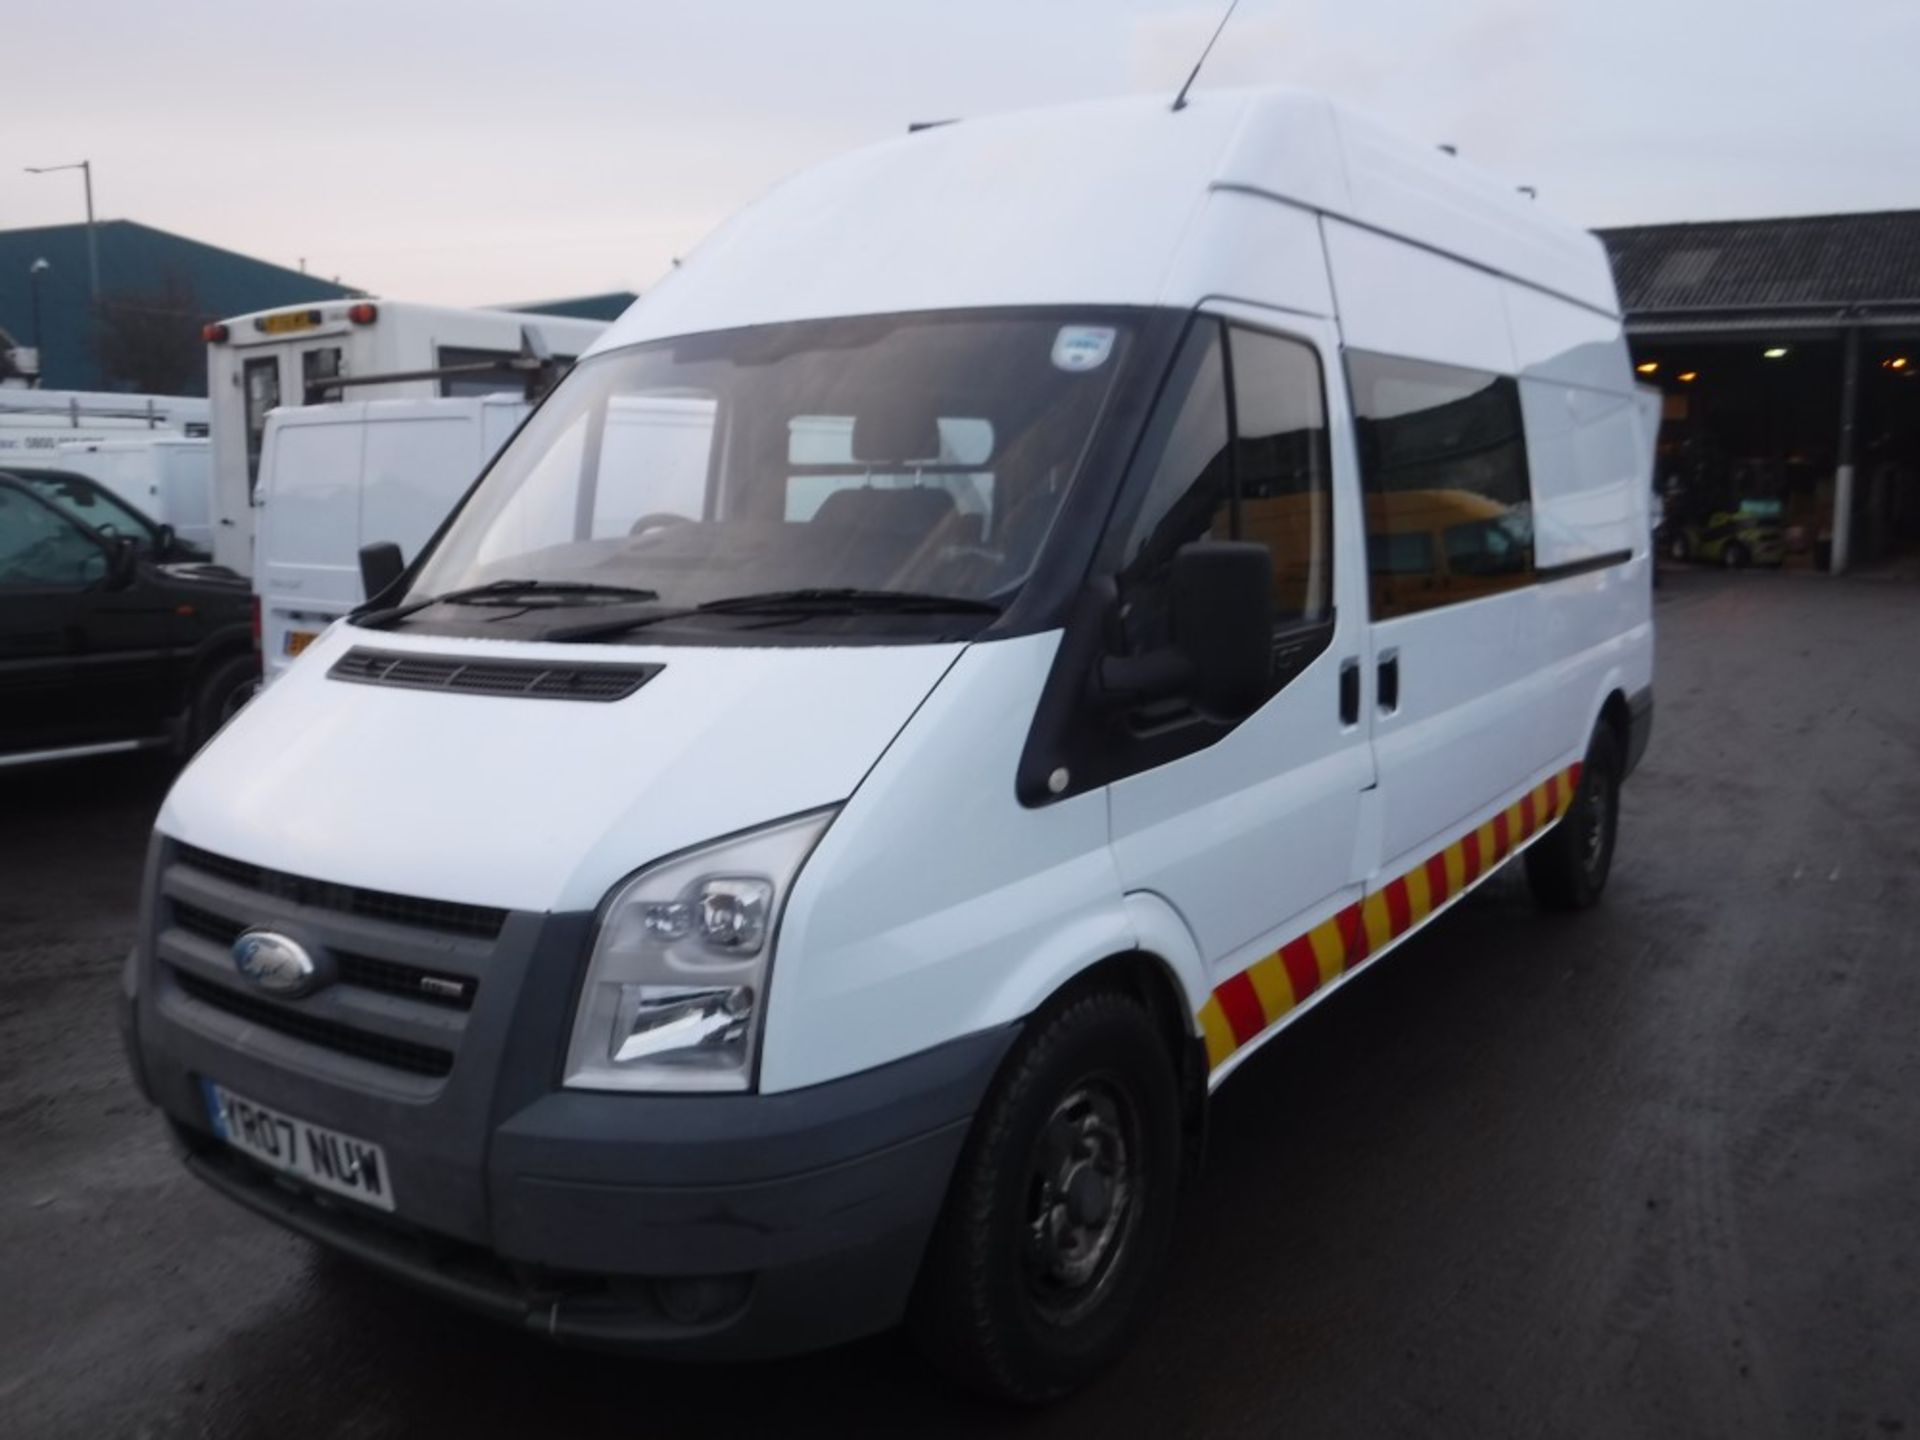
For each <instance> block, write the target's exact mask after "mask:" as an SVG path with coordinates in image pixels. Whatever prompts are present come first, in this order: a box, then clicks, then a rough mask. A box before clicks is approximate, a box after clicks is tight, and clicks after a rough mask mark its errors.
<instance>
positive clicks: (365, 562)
mask: <svg viewBox="0 0 1920 1440" xmlns="http://www.w3.org/2000/svg"><path fill="white" fill-rule="evenodd" d="M406 568H407V562H406V560H405V559H404V558H402V556H401V554H400V547H399V546H398V545H396V544H394V543H393V541H391V540H376V541H374V542H373V544H371V545H362V546H361V547H360V585H361V588H362V589H363V590H365V592H366V597H367V603H368V604H369V605H371V604H372V603H373V602H374V601H376V600H378V599H379V598H380V597H381V596H382V595H384V594H386V593H387V591H388V590H391V589H392V588H393V587H394V586H395V585H397V584H398V583H399V582H400V577H401V575H403V574H404V573H405V572H406Z"/></svg>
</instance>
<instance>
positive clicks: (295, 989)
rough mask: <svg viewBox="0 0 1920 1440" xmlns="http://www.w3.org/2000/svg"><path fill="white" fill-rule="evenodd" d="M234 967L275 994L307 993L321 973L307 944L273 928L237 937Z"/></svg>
mask: <svg viewBox="0 0 1920 1440" xmlns="http://www.w3.org/2000/svg"><path fill="white" fill-rule="evenodd" d="M233 968H234V969H236V970H238V971H239V972H240V973H241V974H242V975H244V976H246V977H247V979H249V980H251V981H252V982H253V983H254V984H256V985H258V986H259V987H260V988H261V989H262V990H269V991H271V992H272V993H273V994H275V995H301V994H304V993H306V992H307V991H308V990H310V989H312V988H313V986H314V984H315V983H316V982H317V980H318V979H319V975H320V967H319V966H318V965H316V964H314V963H313V956H312V955H310V954H308V953H307V947H306V946H304V945H302V944H301V943H300V942H299V941H298V940H290V939H288V938H287V937H286V936H285V935H276V934H275V933H274V932H273V931H271V930H249V931H247V932H246V933H245V934H243V935H242V936H241V937H240V938H239V939H238V940H235V941H234V942H233Z"/></svg>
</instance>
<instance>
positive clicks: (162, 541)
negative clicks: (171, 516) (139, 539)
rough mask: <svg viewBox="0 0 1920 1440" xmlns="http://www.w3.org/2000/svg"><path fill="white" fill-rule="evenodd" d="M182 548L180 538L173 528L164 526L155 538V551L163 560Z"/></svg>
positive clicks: (156, 533)
mask: <svg viewBox="0 0 1920 1440" xmlns="http://www.w3.org/2000/svg"><path fill="white" fill-rule="evenodd" d="M179 548H180V537H179V536H178V535H176V534H175V533H174V529H173V526H171V525H162V526H161V527H160V528H159V530H158V531H156V532H155V534H154V537H153V551H154V554H155V555H157V556H159V557H160V558H161V559H162V560H164V559H166V558H167V556H169V555H171V554H173V552H174V551H175V550H177V549H179Z"/></svg>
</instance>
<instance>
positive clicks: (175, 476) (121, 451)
mask: <svg viewBox="0 0 1920 1440" xmlns="http://www.w3.org/2000/svg"><path fill="white" fill-rule="evenodd" d="M52 463H53V464H55V465H57V466H59V467H60V468H61V469H62V470H68V471H72V472H74V473H76V474H80V475H86V476H89V477H90V478H92V479H94V480H97V481H99V482H100V483H101V484H102V485H104V486H106V488H107V489H109V490H111V491H112V492H113V493H114V494H115V495H118V496H119V497H120V498H121V499H123V500H125V501H126V502H127V503H128V504H129V505H132V506H133V507H134V508H135V509H136V510H139V511H141V512H142V513H143V514H145V515H148V516H150V517H151V518H152V519H153V520H155V521H157V522H159V523H160V524H163V525H170V526H172V527H173V533H174V534H176V535H178V536H179V537H180V539H181V540H183V541H184V542H185V543H187V544H189V545H191V546H193V547H194V548H195V549H197V550H201V551H203V552H205V553H207V554H209V555H210V554H212V553H213V524H212V520H213V517H212V513H211V500H212V492H213V447H212V442H211V441H209V440H207V439H206V438H204V437H202V438H200V439H197V440H189V439H187V438H186V437H184V436H179V435H154V436H144V435H143V436H141V437H140V438H139V439H137V440H75V441H66V442H63V443H62V444H60V445H59V446H57V447H56V448H55V450H54V452H53V457H52Z"/></svg>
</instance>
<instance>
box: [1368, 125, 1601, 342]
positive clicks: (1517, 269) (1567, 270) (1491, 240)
mask: <svg viewBox="0 0 1920 1440" xmlns="http://www.w3.org/2000/svg"><path fill="white" fill-rule="evenodd" d="M1334 115H1335V124H1336V125H1337V127H1338V129H1339V133H1340V138H1341V150H1342V157H1343V159H1344V160H1345V162H1346V173H1347V185H1348V189H1349V193H1350V200H1349V208H1348V209H1347V210H1346V211H1344V212H1343V213H1345V214H1347V215H1350V216H1351V217H1352V218H1354V219H1356V220H1358V221H1360V222H1361V223H1362V224H1364V225H1366V226H1368V227H1369V228H1371V229H1374V230H1379V231H1384V232H1386V233H1388V234H1393V235H1410V236H1417V237H1418V238H1419V240H1420V243H1421V244H1423V245H1427V246H1431V247H1432V248H1433V249H1435V250H1441V251H1444V252H1446V253H1447V254H1449V255H1458V256H1462V257H1464V258H1466V259H1468V260H1470V261H1472V262H1473V263H1474V264H1475V265H1478V266H1482V267H1484V268H1485V269H1488V270H1495V271H1498V272H1500V273H1501V274H1503V275H1515V276H1519V277H1520V278H1522V279H1524V280H1527V281H1528V282H1530V283H1532V284H1534V285H1538V286H1541V287H1543V288H1545V289H1547V290H1551V291H1554V292H1555V293H1557V294H1560V295H1563V296H1567V297H1569V298H1571V299H1574V300H1577V301H1580V302H1581V303H1583V304H1585V305H1588V306H1591V307H1593V308H1594V309H1597V310H1607V311H1612V310H1614V309H1616V304H1615V300H1614V289H1613V269H1612V266H1611V265H1610V264H1609V262H1608V260H1607V252H1606V249H1605V247H1604V246H1602V245H1601V243H1600V241H1599V240H1598V239H1597V238H1596V237H1595V236H1593V235H1591V234H1589V233H1588V232H1587V231H1584V230H1581V229H1578V228H1576V227H1575V226H1572V225H1569V224H1567V223H1566V221H1565V220H1563V219H1561V218H1560V217H1559V216H1557V215H1555V214H1553V213H1552V212H1551V211H1550V210H1547V209H1544V208H1543V207H1541V206H1539V205H1536V204H1535V203H1534V202H1533V201H1532V200H1529V199H1527V198H1526V197H1525V196H1523V195H1522V194H1521V193H1520V192H1519V190H1518V189H1517V188H1515V186H1514V185H1513V184H1512V183H1511V182H1510V181H1507V180H1505V179H1502V178H1501V177H1500V176H1497V175H1495V174H1493V173H1491V172H1490V171H1485V170H1481V169H1480V168H1478V167H1477V166H1475V165H1473V164H1471V163H1469V162H1466V161H1462V160H1460V159H1458V158H1456V157H1454V156H1451V155H1448V154H1446V153H1445V152H1444V151H1442V150H1440V149H1439V148H1438V147H1436V146H1430V145H1420V144H1416V143H1413V142H1410V141H1409V140H1408V139H1407V137H1406V136H1405V135H1402V134H1397V133H1395V132H1394V131H1392V130H1390V129H1388V128H1387V127H1385V126H1383V125H1381V124H1380V123H1379V122H1377V121H1375V120H1373V119H1371V118H1369V117H1368V116H1365V115H1360V114H1357V113H1355V112H1354V111H1351V110H1347V109H1342V108H1336V109H1335V111H1334Z"/></svg>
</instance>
